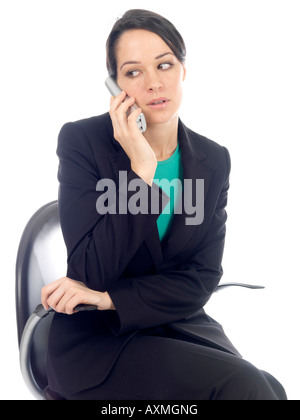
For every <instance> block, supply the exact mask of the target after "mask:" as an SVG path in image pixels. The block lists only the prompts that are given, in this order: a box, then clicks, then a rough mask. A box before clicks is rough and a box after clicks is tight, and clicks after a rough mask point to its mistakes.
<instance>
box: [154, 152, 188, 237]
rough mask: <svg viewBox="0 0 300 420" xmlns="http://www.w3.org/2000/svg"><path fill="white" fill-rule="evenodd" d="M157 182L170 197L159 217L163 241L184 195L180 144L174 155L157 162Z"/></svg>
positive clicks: (159, 230)
mask: <svg viewBox="0 0 300 420" xmlns="http://www.w3.org/2000/svg"><path fill="white" fill-rule="evenodd" d="M153 182H155V183H156V184H157V185H158V186H159V187H161V188H162V190H163V191H164V192H165V193H166V194H167V195H168V197H170V201H169V204H168V205H167V206H166V207H165V208H164V210H163V212H162V213H161V214H160V216H159V217H158V219H157V228H158V233H159V238H160V240H161V241H162V240H163V239H164V237H165V236H166V234H167V233H168V231H169V229H170V226H171V224H172V221H173V217H174V209H175V207H176V205H177V203H178V201H179V200H180V198H181V195H182V185H183V168H182V163H181V151H180V148H179V144H178V146H177V148H176V150H175V152H174V153H173V155H172V156H171V157H170V158H169V159H167V160H164V161H162V162H157V168H156V172H155V175H154V179H153Z"/></svg>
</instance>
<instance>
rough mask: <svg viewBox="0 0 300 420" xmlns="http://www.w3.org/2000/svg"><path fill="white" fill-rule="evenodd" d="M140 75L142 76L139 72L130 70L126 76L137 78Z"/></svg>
mask: <svg viewBox="0 0 300 420" xmlns="http://www.w3.org/2000/svg"><path fill="white" fill-rule="evenodd" d="M139 74H140V71H139V70H130V71H128V72H127V73H126V76H127V77H131V78H134V77H137V76H138V75H139Z"/></svg>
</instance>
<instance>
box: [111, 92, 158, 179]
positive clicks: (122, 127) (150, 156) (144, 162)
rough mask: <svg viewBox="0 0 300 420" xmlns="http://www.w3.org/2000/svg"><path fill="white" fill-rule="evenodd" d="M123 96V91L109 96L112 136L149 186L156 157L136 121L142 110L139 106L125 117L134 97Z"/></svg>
mask: <svg viewBox="0 0 300 420" xmlns="http://www.w3.org/2000/svg"><path fill="white" fill-rule="evenodd" d="M125 98H126V93H125V92H121V93H120V94H119V95H118V96H116V97H112V98H111V102H110V111H109V114H110V117H111V120H112V125H113V129H114V138H115V139H116V140H117V141H118V142H119V143H120V145H121V146H122V148H123V149H124V151H125V153H126V154H127V156H128V157H129V159H130V162H131V169H132V170H133V171H134V172H135V173H136V174H137V175H138V176H139V177H140V178H142V179H143V180H144V181H145V182H147V184H149V185H150V186H151V185H152V181H153V178H154V174H155V171H156V167H157V159H156V156H155V153H154V151H153V150H152V148H151V146H150V144H149V143H148V141H147V140H146V138H145V137H144V136H143V134H142V133H141V132H140V130H139V129H138V126H137V123H136V119H137V118H138V116H139V114H140V113H141V112H142V110H141V108H138V109H136V110H134V111H133V112H132V113H131V114H130V115H129V117H127V111H128V109H129V108H130V107H131V106H132V105H133V104H134V98H129V99H126V100H125Z"/></svg>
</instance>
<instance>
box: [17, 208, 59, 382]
mask: <svg viewBox="0 0 300 420" xmlns="http://www.w3.org/2000/svg"><path fill="white" fill-rule="evenodd" d="M66 270H67V252H66V247H65V243H64V240H63V236H62V232H61V228H60V223H59V216H58V205H57V201H52V202H50V203H48V204H46V205H44V206H43V207H41V208H40V209H39V210H38V211H37V212H36V213H35V214H34V215H33V216H32V217H31V219H30V220H29V221H28V223H27V225H26V227H25V229H24V232H23V234H22V237H21V240H20V244H19V249H18V254H17V262H16V315H17V328H18V340H19V344H20V341H21V337H22V333H23V329H24V326H25V324H26V322H27V320H28V318H29V317H30V315H31V314H32V312H33V311H34V310H35V308H36V306H37V305H38V304H40V302H41V289H42V287H43V286H44V285H46V284H49V283H51V282H52V281H54V280H57V279H58V278H60V277H63V276H64V275H65V274H66ZM51 319H52V316H48V317H47V318H46V319H45V321H44V320H43V322H41V323H40V324H39V326H38V327H37V330H36V332H35V334H34V341H33V346H32V360H31V367H32V371H33V374H34V377H35V378H36V381H37V382H38V383H39V385H40V386H41V388H44V387H45V386H46V385H47V375H46V357H47V346H48V334H49V327H50V324H51Z"/></svg>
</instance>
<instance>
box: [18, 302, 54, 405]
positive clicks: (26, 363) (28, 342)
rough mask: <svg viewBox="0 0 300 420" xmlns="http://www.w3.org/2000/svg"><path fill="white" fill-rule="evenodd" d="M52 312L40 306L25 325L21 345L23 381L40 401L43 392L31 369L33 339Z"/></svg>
mask: <svg viewBox="0 0 300 420" xmlns="http://www.w3.org/2000/svg"><path fill="white" fill-rule="evenodd" d="M51 312H53V309H51V308H50V309H49V310H48V311H46V310H45V309H44V307H43V305H38V306H37V307H36V309H35V311H34V312H33V313H32V315H30V317H29V318H28V320H27V322H26V324H25V327H24V330H23V333H22V338H21V343H20V367H21V372H22V375H23V379H24V381H25V383H26V385H27V387H28V388H29V390H30V391H31V393H32V394H33V395H34V396H35V397H36V398H37V399H38V400H41V399H43V390H42V389H41V388H40V386H39V385H38V383H37V382H36V380H35V378H34V376H33V373H32V369H31V358H30V356H31V348H32V341H33V340H32V339H33V335H34V332H35V330H36V327H37V326H38V324H39V323H40V321H41V320H42V319H43V318H45V317H46V316H48V315H49V314H50V313H51Z"/></svg>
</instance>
